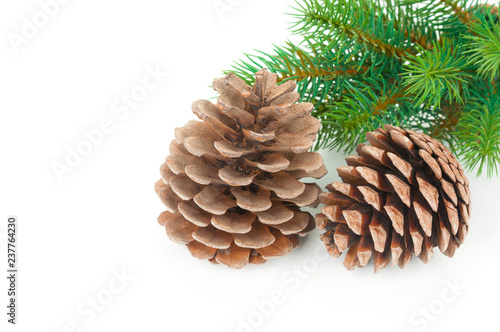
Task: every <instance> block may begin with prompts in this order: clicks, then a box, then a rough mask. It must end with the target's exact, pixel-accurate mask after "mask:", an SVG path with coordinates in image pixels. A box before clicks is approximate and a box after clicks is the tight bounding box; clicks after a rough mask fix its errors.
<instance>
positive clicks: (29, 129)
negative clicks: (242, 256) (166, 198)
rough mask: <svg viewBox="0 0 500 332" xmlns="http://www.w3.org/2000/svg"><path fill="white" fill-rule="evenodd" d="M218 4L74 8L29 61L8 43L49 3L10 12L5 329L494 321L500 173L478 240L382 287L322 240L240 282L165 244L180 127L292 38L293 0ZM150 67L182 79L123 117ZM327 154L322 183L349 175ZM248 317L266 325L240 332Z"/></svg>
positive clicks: (2, 201) (479, 195) (373, 327)
mask: <svg viewBox="0 0 500 332" xmlns="http://www.w3.org/2000/svg"><path fill="white" fill-rule="evenodd" d="M45 1H47V0H45ZM221 2H222V3H230V4H231V3H232V4H233V5H232V6H233V10H232V11H229V12H226V13H225V15H224V16H223V19H221V18H220V17H219V16H218V14H217V12H216V10H215V9H214V7H213V4H214V2H213V1H212V0H209V1H205V0H196V1H195V0H191V1H175V2H174V1H155V0H141V1H117V0H116V1H96V0H87V1H76V0H75V1H68V3H67V4H65V5H61V8H60V10H59V12H58V13H57V14H56V15H55V16H54V17H53V18H50V20H49V22H48V24H47V26H46V27H44V28H42V29H40V31H39V32H38V34H37V35H36V36H34V37H33V38H32V39H30V40H29V41H28V43H27V44H23V45H21V47H20V49H19V52H18V53H16V52H14V49H13V47H12V45H11V43H10V42H9V39H8V38H7V34H8V33H10V32H14V33H20V31H21V27H22V25H23V24H24V23H23V20H22V18H23V17H31V16H32V15H33V14H35V13H37V12H38V11H39V10H40V6H39V4H38V2H37V1H34V0H30V1H27V0H24V1H3V2H2V3H1V4H0V22H1V23H0V30H1V31H0V33H1V35H2V36H4V38H3V39H2V43H1V45H0V49H1V51H0V52H1V54H2V56H1V58H2V61H0V72H1V73H2V74H1V76H0V88H1V91H2V94H1V98H0V109H1V110H2V111H1V118H0V141H1V145H0V146H1V150H0V151H1V155H2V161H1V162H0V168H1V172H0V183H1V186H0V188H1V189H0V218H1V225H2V226H1V228H0V229H1V233H5V223H6V221H5V219H6V216H7V215H10V214H15V215H17V216H18V218H19V223H20V227H19V233H18V236H19V245H20V249H19V254H20V261H19V269H20V278H19V292H20V297H19V305H20V307H19V316H18V319H19V324H18V325H16V326H14V327H13V326H10V325H8V331H42V332H43V331H47V332H48V331H52V332H56V331H58V332H62V331H72V327H71V326H72V325H71V324H72V322H74V323H75V324H76V326H78V328H79V330H76V331H151V332H153V331H214V332H219V331H238V328H239V331H251V330H254V331H301V330H304V331H306V330H307V331H319V330H325V331H333V330H337V331H342V330H345V329H349V330H354V331H417V330H419V327H421V326H422V325H415V324H413V325H412V322H411V317H412V315H414V314H415V313H416V314H418V310H419V308H420V307H422V308H424V307H429V306H431V307H432V306H434V310H438V311H439V310H442V313H440V314H438V315H436V317H431V318H432V319H433V321H429V322H428V325H427V326H426V329H425V330H427V331H444V330H447V331H466V330H469V329H473V328H474V329H475V330H482V329H485V328H486V327H493V326H497V324H496V315H497V314H498V309H499V305H498V301H497V300H496V299H498V298H499V297H500V286H499V284H498V282H497V280H498V279H497V278H498V273H499V272H500V268H499V264H498V261H499V259H498V256H497V251H498V250H497V248H498V245H497V242H498V236H499V234H500V217H499V213H498V204H499V201H500V200H499V199H500V180H499V179H498V178H496V179H492V180H488V179H486V178H485V177H481V178H475V176H472V175H469V178H470V182H471V190H472V194H473V213H472V220H471V227H470V234H469V236H468V238H467V241H466V243H465V245H464V246H463V247H461V248H460V249H459V250H458V251H457V253H456V256H455V258H454V259H448V258H446V257H444V256H443V255H442V254H441V253H439V251H438V250H435V256H434V258H433V259H432V260H431V262H430V263H429V264H427V265H424V264H422V263H421V262H420V261H418V260H415V259H414V260H413V261H412V262H411V264H410V265H409V266H408V267H407V268H406V269H405V270H400V269H399V268H387V269H385V270H383V271H382V272H381V273H380V274H378V275H373V272H372V268H364V269H358V270H356V271H354V272H348V271H346V270H345V268H344V267H343V266H342V259H334V258H330V257H326V258H325V257H324V254H325V251H324V250H323V247H322V245H321V243H320V240H319V238H318V235H319V233H320V231H318V230H316V231H314V232H313V233H312V234H311V235H310V236H309V237H308V238H307V239H306V240H305V241H303V243H302V245H301V246H300V247H299V248H298V249H296V250H294V251H293V252H292V253H291V254H290V255H288V256H286V257H283V258H281V259H277V260H274V261H270V262H268V263H266V264H264V265H262V266H257V267H256V266H249V267H247V268H244V269H243V270H239V271H233V270H229V269H227V268H225V267H224V266H214V265H212V264H210V263H208V262H206V261H197V260H195V259H193V258H191V257H190V254H189V252H188V251H187V250H186V248H185V247H183V246H181V245H178V244H175V243H173V242H171V241H169V240H168V239H167V237H166V235H165V232H164V231H163V229H162V228H161V227H160V226H158V224H157V223H156V217H157V215H158V214H159V213H160V212H161V211H162V210H163V207H162V204H161V203H160V201H159V200H158V198H157V197H156V195H155V193H154V192H153V183H154V182H155V181H156V180H157V179H158V178H159V171H158V168H159V166H160V164H161V163H162V162H163V160H164V158H165V157H166V155H167V154H168V144H169V142H170V140H171V139H172V138H173V129H174V128H175V127H178V126H181V125H183V124H184V123H185V122H186V121H188V120H189V119H193V118H194V115H193V114H192V113H191V103H192V102H193V101H194V100H197V99H203V98H209V97H213V96H215V94H214V92H213V91H211V90H210V89H209V88H208V86H209V85H210V84H211V82H212V79H213V78H215V77H217V76H219V75H220V73H221V71H222V70H224V69H227V68H229V67H230V65H231V64H232V61H233V60H235V59H238V58H240V57H241V56H242V54H243V52H250V51H251V50H252V49H261V50H270V49H271V43H276V44H279V43H281V42H282V41H284V40H286V38H287V37H288V32H287V30H286V27H287V22H288V21H290V19H289V17H287V16H286V15H284V14H282V13H283V12H285V11H290V10H289V9H288V8H287V5H291V4H293V2H292V1H286V0H280V1H276V0H275V1H264V0H253V1H244V0H242V1H237V0H232V1H230V0H222V1H221ZM148 66H149V67H150V68H155V67H156V66H160V68H161V69H162V70H164V71H168V72H169V73H170V75H169V77H168V78H166V79H165V80H164V82H163V83H162V84H161V85H159V86H158V87H157V88H156V89H155V90H154V91H152V92H150V93H149V94H148V96H147V98H146V99H145V101H144V102H142V103H141V104H140V105H139V106H138V107H137V108H135V109H133V110H131V112H130V114H129V115H128V116H124V115H125V113H124V109H123V108H121V111H120V112H119V113H115V112H113V110H112V108H113V105H114V103H115V100H117V98H120V96H121V94H123V93H129V92H130V91H131V90H132V89H133V88H135V87H137V86H138V85H140V84H142V81H143V79H144V78H145V77H146V75H147V70H146V69H145V68H146V67H148ZM150 83H151V82H150ZM114 106H117V105H114ZM120 115H121V116H122V118H120ZM106 118H108V119H110V121H111V122H112V124H113V126H114V127H113V131H112V132H111V133H108V134H106V135H104V138H103V141H102V143H101V144H100V145H99V146H97V147H94V148H93V151H92V153H91V154H90V155H88V156H86V157H84V158H83V160H82V161H81V164H80V165H79V166H77V167H75V168H74V169H73V172H72V173H69V174H65V175H64V176H63V180H62V181H59V180H58V178H57V176H56V175H55V173H54V171H53V169H52V166H51V165H52V163H53V162H61V163H63V162H64V158H65V157H66V154H67V152H66V147H67V146H69V147H71V148H73V149H74V148H76V146H77V144H79V143H80V142H82V140H84V139H85V136H84V135H83V134H82V131H84V130H92V129H95V128H97V127H98V126H99V123H100V122H101V121H102V120H103V119H106ZM322 155H323V156H324V159H325V162H326V165H327V166H328V169H329V171H330V173H329V174H328V175H327V176H326V177H325V178H324V179H323V180H321V181H320V184H321V185H322V186H324V185H326V184H327V183H329V182H333V181H336V180H338V176H337V174H336V172H335V168H336V167H338V166H340V165H342V164H343V157H344V156H343V155H341V154H337V153H333V152H325V151H324V152H322ZM0 240H1V241H2V244H1V248H2V249H1V254H0V259H1V262H2V263H1V267H2V271H5V256H6V255H5V249H4V248H5V239H4V238H1V237H0ZM316 250H317V251H316ZM315 252H317V253H318V255H319V256H315ZM297 268H299V269H301V270H300V271H302V272H300V271H299V270H297ZM122 269H125V271H126V273H127V274H129V275H131V276H133V280H131V281H126V282H125V283H126V286H125V287H121V286H120V283H119V282H118V283H115V277H114V275H113V271H121V270H122ZM3 273H4V272H2V275H3ZM299 275H300V276H301V277H299ZM455 279H456V280H458V282H459V283H460V284H461V285H464V286H465V287H466V289H465V290H460V291H459V295H458V296H455V297H454V298H453V299H451V300H449V301H448V302H449V303H446V304H443V303H444V302H442V300H440V298H441V296H442V294H443V293H444V296H447V298H449V297H450V296H452V295H453V293H452V292H450V291H449V290H447V289H448V286H447V284H446V280H449V281H453V280H455ZM1 280H2V281H1V282H0V294H2V295H1V297H0V303H5V301H6V300H7V297H6V286H7V285H6V280H5V278H4V277H2V278H1ZM108 287H112V288H113V289H114V290H115V294H114V295H113V296H112V298H111V299H110V301H109V304H106V305H105V306H103V307H99V310H100V311H95V315H93V314H92V312H90V311H89V310H90V309H89V308H90V307H88V306H87V304H86V303H87V302H86V301H87V300H88V298H89V297H96V296H101V298H102V299H103V300H107V299H106V295H109V294H111V293H110V292H109V290H107V289H108ZM280 292H281V293H282V296H281V297H280V299H279V302H280V303H278V304H276V305H273V308H272V310H271V309H269V308H267V307H268V306H266V308H267V310H268V311H272V313H269V314H267V315H266V316H265V317H264V316H263V315H262V314H260V313H259V312H258V311H257V310H258V309H257V307H256V305H255V303H256V302H257V303H268V302H269V301H270V300H271V299H274V297H275V296H276V294H280ZM441 304H443V306H442V307H441ZM1 307H2V308H3V309H1V310H0V317H2V318H1V323H0V326H2V328H1V330H2V331H5V328H4V327H5V326H7V324H6V322H5V321H6V315H5V306H4V305H3V304H2V306H1ZM78 310H79V311H78ZM82 310H83V311H82ZM259 318H262V319H259ZM414 318H415V317H414ZM415 319H421V318H415ZM248 320H250V321H251V323H253V324H254V326H255V327H252V328H251V329H248V328H243V327H241V324H242V323H241V321H247V322H248ZM419 324H420V323H419ZM414 325H415V326H414ZM488 330H491V329H488Z"/></svg>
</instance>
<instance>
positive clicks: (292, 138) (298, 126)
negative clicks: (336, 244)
mask: <svg viewBox="0 0 500 332" xmlns="http://www.w3.org/2000/svg"><path fill="white" fill-rule="evenodd" d="M276 80H277V75H276V74H272V73H269V72H268V71H267V70H265V69H263V70H261V71H259V72H258V73H256V74H255V84H254V86H253V87H250V86H248V85H247V84H246V83H245V82H244V81H243V80H242V79H240V78H239V77H237V76H236V75H234V74H229V75H227V76H226V77H225V78H221V79H217V80H215V81H214V83H213V87H214V89H215V90H216V91H217V92H219V94H220V96H219V97H218V100H217V104H214V103H212V102H210V101H208V100H200V101H197V102H195V103H193V107H192V108H193V112H194V113H195V114H196V115H197V116H198V117H199V118H200V119H201V120H203V121H190V122H188V123H187V124H186V125H185V126H184V127H182V128H177V129H176V131H175V140H174V141H172V143H171V144H170V155H169V156H168V157H167V159H166V162H165V163H164V164H163V165H162V166H161V176H162V179H161V180H159V181H158V182H157V183H156V185H155V190H156V192H157V193H158V195H159V197H160V199H161V201H162V202H163V203H164V204H165V205H166V207H167V209H168V211H165V212H163V213H161V214H160V216H159V217H158V222H159V223H160V224H161V225H164V227H165V229H166V231H167V235H168V237H169V238H170V239H171V240H173V241H175V242H179V243H182V244H185V245H186V246H187V247H188V249H189V251H190V252H191V254H192V255H193V256H194V257H196V258H199V259H209V260H210V261H211V262H213V263H221V264H225V265H227V266H229V267H231V268H241V267H243V266H245V265H246V264H248V263H253V264H261V263H264V262H265V261H266V260H268V259H270V258H273V257H278V256H283V255H285V254H287V253H289V252H290V250H291V249H292V248H294V247H296V246H297V245H298V243H299V240H298V236H304V235H305V234H307V233H308V232H310V231H311V230H312V229H314V227H315V221H314V217H313V216H312V215H311V214H309V213H308V212H302V211H301V210H300V207H302V206H317V204H318V203H319V201H318V195H319V193H320V192H321V189H320V188H319V186H318V185H316V184H304V183H302V182H300V181H298V179H300V178H303V177H315V178H320V177H322V176H323V175H325V174H326V168H325V166H324V165H323V160H322V158H321V156H320V155H319V154H317V153H312V152H307V151H308V150H309V149H310V148H311V146H312V144H313V142H314V140H315V138H316V134H317V132H318V130H319V129H320V122H319V121H318V120H317V119H315V118H314V117H312V116H310V115H309V114H310V113H311V111H312V110H313V105H312V104H311V103H297V102H298V100H299V94H298V93H297V92H296V91H295V86H296V84H295V83H294V82H293V81H287V82H285V83H283V84H281V85H279V86H276Z"/></svg>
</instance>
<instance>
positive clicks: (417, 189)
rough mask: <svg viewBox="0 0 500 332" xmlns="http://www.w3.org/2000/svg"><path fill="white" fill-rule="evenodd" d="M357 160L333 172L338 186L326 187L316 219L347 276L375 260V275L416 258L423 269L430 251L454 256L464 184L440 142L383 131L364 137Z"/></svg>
mask: <svg viewBox="0 0 500 332" xmlns="http://www.w3.org/2000/svg"><path fill="white" fill-rule="evenodd" d="M366 137H367V139H368V141H369V142H370V143H371V145H364V144H360V145H359V146H358V147H357V148H356V151H357V153H358V155H359V156H350V157H347V158H346V161H347V164H348V165H349V166H345V167H339V168H337V171H338V173H339V176H340V177H341V179H342V181H343V182H344V183H339V182H337V183H332V184H330V185H328V186H327V189H328V190H329V192H328V193H323V194H321V195H320V200H321V202H322V203H323V204H326V206H324V207H323V209H322V213H320V214H318V215H317V216H316V223H317V225H318V227H319V228H321V229H323V230H325V231H326V233H324V234H322V235H321V239H322V240H323V242H324V243H325V245H326V248H327V250H328V252H329V253H330V254H331V255H332V256H334V257H339V256H340V255H341V253H342V252H343V251H345V250H347V249H348V251H347V254H346V257H345V259H344V266H345V267H346V268H347V269H349V270H352V269H354V268H355V267H356V266H358V267H362V266H365V265H367V264H368V261H369V260H370V258H371V257H373V263H374V266H375V272H378V271H380V270H381V269H383V268H384V267H386V266H387V264H388V263H389V261H391V264H392V265H395V264H399V266H400V267H401V268H404V267H405V265H406V264H408V262H409V261H410V259H411V258H412V255H413V254H415V255H416V256H418V257H419V258H420V259H421V260H422V261H423V262H424V263H427V261H428V260H429V259H430V258H431V257H432V254H433V251H432V248H433V247H435V246H438V247H439V249H440V250H441V252H442V253H444V254H445V255H447V256H449V257H452V256H453V254H454V253H455V250H456V249H457V248H458V247H459V246H460V244H462V243H463V242H464V240H465V237H466V235H467V231H468V228H469V226H468V224H469V215H470V191H469V181H468V180H467V178H466V177H465V175H464V171H463V170H462V168H461V167H460V165H459V163H458V162H457V160H456V158H455V157H454V156H453V155H452V154H451V153H450V151H448V149H447V148H446V147H445V146H443V145H442V144H441V143H440V142H438V141H437V140H435V139H432V138H431V137H429V136H427V135H425V134H422V133H417V132H414V131H412V130H402V129H400V128H397V127H393V126H389V125H386V126H385V129H381V128H380V129H377V130H376V131H374V132H371V133H368V134H367V135H366Z"/></svg>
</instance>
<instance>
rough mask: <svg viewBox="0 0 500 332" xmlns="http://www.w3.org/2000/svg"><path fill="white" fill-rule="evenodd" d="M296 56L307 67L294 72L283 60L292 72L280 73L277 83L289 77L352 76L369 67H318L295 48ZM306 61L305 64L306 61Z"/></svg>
mask: <svg viewBox="0 0 500 332" xmlns="http://www.w3.org/2000/svg"><path fill="white" fill-rule="evenodd" d="M295 52H296V55H297V57H298V58H299V59H300V62H301V64H302V65H303V67H304V68H307V69H305V70H304V69H302V68H297V69H296V70H295V72H294V71H293V70H292V68H290V65H289V64H288V62H285V66H287V69H288V72H289V73H292V74H287V73H281V75H280V77H278V83H279V82H282V81H284V80H287V79H290V78H295V79H296V80H297V81H301V80H303V79H306V78H309V77H323V78H324V79H325V80H333V79H335V77H337V76H341V75H344V76H354V75H358V74H363V73H364V72H366V71H367V70H368V69H369V68H368V67H366V66H362V67H361V69H360V70H356V69H346V70H340V69H338V70H327V69H324V68H320V67H318V66H315V65H314V64H313V63H312V62H311V61H310V59H309V57H307V56H306V55H305V54H304V53H303V52H302V51H301V50H295ZM305 62H307V65H306V63H305Z"/></svg>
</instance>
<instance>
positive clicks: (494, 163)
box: [456, 107, 500, 177]
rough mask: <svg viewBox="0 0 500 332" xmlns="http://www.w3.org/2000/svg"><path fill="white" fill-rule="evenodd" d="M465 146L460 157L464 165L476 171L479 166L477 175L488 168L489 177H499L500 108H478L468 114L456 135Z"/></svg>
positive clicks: (461, 122) (462, 120)
mask: <svg viewBox="0 0 500 332" xmlns="http://www.w3.org/2000/svg"><path fill="white" fill-rule="evenodd" d="M456 134H457V135H458V136H459V137H460V140H461V142H462V144H463V147H462V148H461V149H460V156H462V158H463V162H464V165H465V166H466V167H467V168H469V169H474V168H476V167H477V166H478V165H479V168H478V171H477V174H478V175H481V173H482V172H483V168H484V167H486V168H487V176H488V177H491V176H492V175H493V174H496V175H497V176H498V164H500V108H496V109H494V110H490V109H488V108H485V107H483V108H481V107H477V108H474V109H472V110H471V111H470V112H468V113H467V114H466V115H465V116H464V117H463V118H462V119H461V121H460V129H459V131H458V132H457V133H456Z"/></svg>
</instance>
